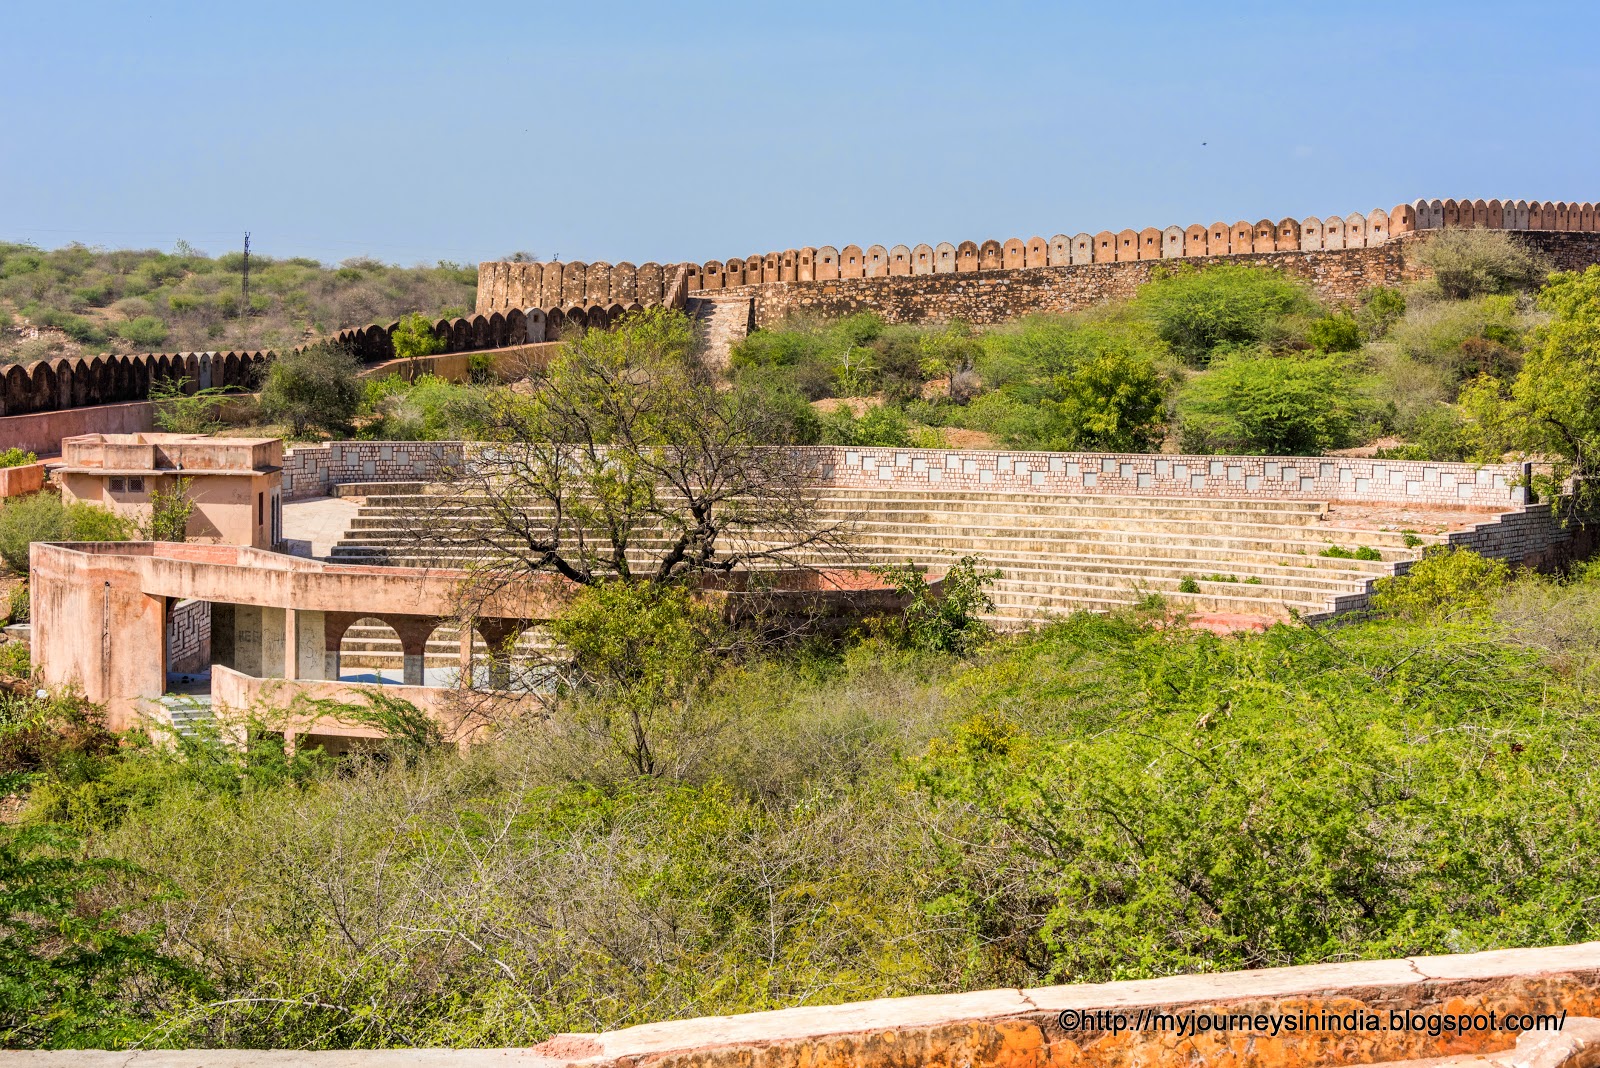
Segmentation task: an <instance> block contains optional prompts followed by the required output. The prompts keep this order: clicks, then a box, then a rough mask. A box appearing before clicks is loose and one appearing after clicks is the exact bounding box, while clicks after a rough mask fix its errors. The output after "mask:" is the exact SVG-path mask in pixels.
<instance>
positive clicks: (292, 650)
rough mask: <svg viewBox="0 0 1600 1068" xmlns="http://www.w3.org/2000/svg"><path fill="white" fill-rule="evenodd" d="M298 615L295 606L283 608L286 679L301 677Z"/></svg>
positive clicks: (284, 671)
mask: <svg viewBox="0 0 1600 1068" xmlns="http://www.w3.org/2000/svg"><path fill="white" fill-rule="evenodd" d="M297 615H298V613H296V612H295V610H294V609H293V608H285V609H284V610H283V677H284V678H286V679H298V678H299V677H300V675H299V666H300V638H299V631H300V628H299V622H300V621H299V620H298V619H297V618H296V616H297Z"/></svg>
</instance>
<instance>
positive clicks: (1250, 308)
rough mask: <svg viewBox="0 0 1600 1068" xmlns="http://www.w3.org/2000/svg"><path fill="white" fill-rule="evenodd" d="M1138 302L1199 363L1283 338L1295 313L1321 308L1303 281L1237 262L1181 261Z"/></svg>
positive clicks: (1188, 359)
mask: <svg viewBox="0 0 1600 1068" xmlns="http://www.w3.org/2000/svg"><path fill="white" fill-rule="evenodd" d="M1134 303H1135V306H1136V307H1138V308H1139V309H1140V310H1142V311H1143V312H1144V313H1145V314H1146V315H1148V316H1149V317H1150V319H1151V320H1152V322H1154V324H1155V327H1156V332H1157V333H1158V334H1159V335H1160V336H1161V339H1162V340H1163V341H1165V342H1166V343H1167V344H1168V345H1170V346H1172V351H1173V352H1174V353H1176V354H1177V355H1178V356H1179V357H1180V358H1181V359H1182V360H1183V361H1184V362H1185V363H1189V364H1193V365H1195V366H1201V365H1204V364H1206V363H1208V362H1209V361H1210V360H1211V358H1212V357H1213V356H1214V355H1216V354H1218V353H1219V352H1222V351H1225V350H1228V349H1237V348H1244V347H1248V346H1252V345H1256V344H1259V343H1262V342H1267V343H1270V342H1273V341H1275V340H1278V339H1280V338H1282V337H1283V336H1285V335H1286V334H1287V333H1289V332H1290V329H1291V326H1292V324H1291V322H1290V320H1291V319H1292V318H1294V317H1304V316H1309V315H1312V314H1314V313H1315V312H1316V310H1317V305H1316V301H1315V300H1313V299H1312V296H1311V291H1310V290H1309V289H1308V288H1307V287H1306V286H1305V285H1304V284H1303V283H1301V282H1297V281H1292V280H1290V279H1289V278H1287V277H1285V276H1284V275H1283V274H1282V273H1281V272H1279V271H1275V270H1271V269H1267V268H1262V267H1253V266H1245V265H1238V264H1222V265H1219V266H1216V267H1205V268H1201V269H1198V270H1196V269H1193V268H1189V267H1180V268H1178V269H1177V270H1175V271H1173V272H1172V273H1171V274H1168V275H1166V276H1165V277H1162V278H1156V279H1153V280H1152V281H1151V282H1150V283H1149V284H1148V285H1146V286H1144V287H1143V288H1142V289H1140V290H1139V294H1138V296H1137V297H1136V298H1135V301H1134Z"/></svg>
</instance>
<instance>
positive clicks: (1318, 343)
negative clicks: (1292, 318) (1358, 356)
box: [1306, 315, 1363, 352]
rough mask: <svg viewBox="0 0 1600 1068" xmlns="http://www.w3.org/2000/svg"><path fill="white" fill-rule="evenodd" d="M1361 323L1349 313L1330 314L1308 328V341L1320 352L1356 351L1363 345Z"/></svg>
mask: <svg viewBox="0 0 1600 1068" xmlns="http://www.w3.org/2000/svg"><path fill="white" fill-rule="evenodd" d="M1362 340H1363V339H1362V336H1361V325H1360V324H1359V323H1357V322H1356V321H1355V319H1354V318H1352V317H1350V316H1348V315H1328V316H1324V317H1323V318H1321V319H1318V320H1316V321H1314V322H1313V323H1312V324H1311V325H1310V326H1309V327H1307V328H1306V342H1307V343H1308V344H1310V346H1311V347H1312V348H1314V349H1316V350H1317V351H1318V352H1354V351H1356V350H1357V349H1359V348H1360V347H1361V342H1362Z"/></svg>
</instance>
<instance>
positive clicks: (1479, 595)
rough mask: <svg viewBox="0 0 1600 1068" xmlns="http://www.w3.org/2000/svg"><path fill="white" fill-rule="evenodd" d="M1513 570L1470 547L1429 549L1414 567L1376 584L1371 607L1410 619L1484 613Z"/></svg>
mask: <svg viewBox="0 0 1600 1068" xmlns="http://www.w3.org/2000/svg"><path fill="white" fill-rule="evenodd" d="M1510 574H1511V570H1510V568H1509V567H1507V566H1506V562H1505V561H1504V560H1493V559H1489V558H1488V557H1483V556H1479V555H1478V554H1477V553H1475V552H1472V551H1470V550H1468V549H1460V548H1453V549H1448V550H1444V551H1435V552H1429V553H1428V554H1426V555H1425V556H1423V558H1422V559H1421V560H1419V561H1417V563H1415V564H1413V565H1412V567H1411V570H1410V571H1408V572H1406V573H1405V574H1404V575H1400V576H1397V577H1394V578H1382V579H1379V580H1378V581H1377V582H1376V583H1374V587H1373V594H1372V607H1373V608H1374V609H1375V610H1376V611H1379V612H1389V613H1393V614H1395V615H1399V616H1404V617H1405V618H1407V619H1411V620H1427V619H1431V618H1434V617H1437V616H1441V615H1472V614H1475V613H1481V612H1485V611H1487V610H1488V608H1489V604H1490V601H1491V600H1492V598H1493V596H1494V594H1495V593H1496V592H1497V591H1498V590H1499V589H1500V587H1502V586H1504V585H1505V583H1506V580H1507V578H1509V577H1510Z"/></svg>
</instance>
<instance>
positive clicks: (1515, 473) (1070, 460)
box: [806, 446, 1525, 508]
mask: <svg viewBox="0 0 1600 1068" xmlns="http://www.w3.org/2000/svg"><path fill="white" fill-rule="evenodd" d="M806 451H807V452H808V453H810V454H812V455H814V456H815V457H816V464H817V466H818V468H819V470H820V471H821V473H822V476H823V478H824V479H825V480H826V481H829V482H831V483H833V484H834V485H840V486H859V487H872V486H881V487H883V488H884V489H948V490H969V491H976V492H1010V493H1049V494H1107V495H1122V496H1137V497H1152V496H1154V497H1226V498H1233V499H1252V498H1260V499H1266V500H1317V501H1352V502H1358V501H1387V502H1393V503H1396V504H1412V505H1417V504H1422V505H1448V506H1454V507H1463V506H1465V507H1472V508H1514V507H1516V506H1517V505H1519V504H1521V503H1522V501H1523V499H1524V497H1525V492H1524V491H1523V489H1522V488H1521V487H1520V486H1517V485H1514V484H1513V483H1516V482H1518V481H1519V480H1520V479H1521V478H1522V476H1523V474H1524V472H1523V469H1522V468H1521V466H1519V465H1515V464H1493V465H1486V466H1483V467H1477V466H1474V465H1472V464H1443V463H1440V464H1430V463H1418V462H1411V461H1400V460H1368V459H1359V458H1354V457H1346V456H1311V457H1285V456H1172V455H1164V454H1155V453H1123V454H1116V453H1094V452H966V451H955V450H947V449H850V448H843V447H835V446H815V447H812V448H809V449H807V450H806Z"/></svg>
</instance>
